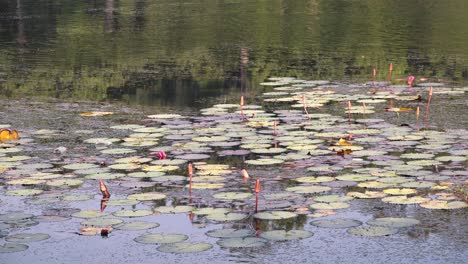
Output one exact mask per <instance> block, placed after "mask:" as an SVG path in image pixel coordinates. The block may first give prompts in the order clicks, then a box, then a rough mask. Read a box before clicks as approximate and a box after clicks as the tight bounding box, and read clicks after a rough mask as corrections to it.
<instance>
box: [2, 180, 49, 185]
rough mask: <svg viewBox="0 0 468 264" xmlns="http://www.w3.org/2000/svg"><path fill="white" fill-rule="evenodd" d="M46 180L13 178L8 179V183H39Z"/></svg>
mask: <svg viewBox="0 0 468 264" xmlns="http://www.w3.org/2000/svg"><path fill="white" fill-rule="evenodd" d="M45 182H46V181H45V180H37V179H18V180H11V181H7V182H6V183H7V184H10V185H39V184H42V183H45Z"/></svg>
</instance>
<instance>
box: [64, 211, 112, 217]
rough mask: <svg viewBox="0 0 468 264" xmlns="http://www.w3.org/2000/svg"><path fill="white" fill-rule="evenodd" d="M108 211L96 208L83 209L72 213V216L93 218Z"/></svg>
mask: <svg viewBox="0 0 468 264" xmlns="http://www.w3.org/2000/svg"><path fill="white" fill-rule="evenodd" d="M107 215H109V213H104V212H101V211H97V210H83V211H81V212H77V213H74V214H72V216H73V217H79V218H95V217H102V216H107Z"/></svg>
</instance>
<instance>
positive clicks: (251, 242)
mask: <svg viewBox="0 0 468 264" xmlns="http://www.w3.org/2000/svg"><path fill="white" fill-rule="evenodd" d="M267 242H268V240H266V239H264V238H257V237H233V238H223V239H220V240H218V242H216V243H217V244H218V245H220V246H221V247H224V248H253V247H262V246H265V245H266V244H267Z"/></svg>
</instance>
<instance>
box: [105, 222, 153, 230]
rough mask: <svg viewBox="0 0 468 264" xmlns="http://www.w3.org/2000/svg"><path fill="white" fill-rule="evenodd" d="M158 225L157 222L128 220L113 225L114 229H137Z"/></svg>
mask: <svg viewBox="0 0 468 264" xmlns="http://www.w3.org/2000/svg"><path fill="white" fill-rule="evenodd" d="M157 227H159V224H158V223H152V222H129V223H122V224H118V225H116V226H114V228H115V229H119V230H125V231H138V230H147V229H152V228H157Z"/></svg>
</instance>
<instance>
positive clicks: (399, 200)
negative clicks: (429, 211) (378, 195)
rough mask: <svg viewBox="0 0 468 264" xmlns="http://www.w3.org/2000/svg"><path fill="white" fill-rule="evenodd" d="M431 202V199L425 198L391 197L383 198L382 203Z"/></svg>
mask: <svg viewBox="0 0 468 264" xmlns="http://www.w3.org/2000/svg"><path fill="white" fill-rule="evenodd" d="M429 200H430V199H429V198H424V197H421V196H413V197H408V196H406V195H399V196H389V197H384V198H382V202H385V203H391V204H420V203H424V202H427V201H429Z"/></svg>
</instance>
